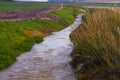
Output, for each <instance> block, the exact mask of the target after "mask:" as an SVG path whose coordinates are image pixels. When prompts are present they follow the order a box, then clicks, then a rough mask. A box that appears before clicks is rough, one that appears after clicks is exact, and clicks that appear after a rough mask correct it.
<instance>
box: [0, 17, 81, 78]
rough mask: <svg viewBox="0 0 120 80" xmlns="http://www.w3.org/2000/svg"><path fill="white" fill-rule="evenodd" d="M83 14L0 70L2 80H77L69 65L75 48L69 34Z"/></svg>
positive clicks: (77, 24) (78, 23)
mask: <svg viewBox="0 0 120 80" xmlns="http://www.w3.org/2000/svg"><path fill="white" fill-rule="evenodd" d="M81 16H82V15H78V16H77V17H76V20H75V22H74V23H73V24H72V25H71V26H69V27H67V28H65V29H64V30H62V31H59V32H54V33H52V34H51V35H50V36H48V37H45V38H44V41H43V42H42V43H40V44H35V45H34V46H33V48H32V50H31V51H30V52H26V53H24V54H22V55H21V56H19V57H18V58H17V61H16V62H15V63H14V64H13V65H12V66H10V67H9V68H8V69H6V70H2V71H0V80H76V77H75V75H74V73H73V71H72V69H71V66H70V65H69V62H70V61H71V57H70V53H71V51H72V50H73V47H72V43H71V41H70V38H69V35H70V33H71V32H72V31H73V30H74V29H75V28H77V27H78V26H79V25H80V24H81V21H82V17H81Z"/></svg>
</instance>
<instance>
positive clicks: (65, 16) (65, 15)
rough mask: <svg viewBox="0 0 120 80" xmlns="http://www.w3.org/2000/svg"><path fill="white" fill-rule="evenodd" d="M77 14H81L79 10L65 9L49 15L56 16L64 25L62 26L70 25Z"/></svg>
mask: <svg viewBox="0 0 120 80" xmlns="http://www.w3.org/2000/svg"><path fill="white" fill-rule="evenodd" d="M79 13H81V11H80V10H79V9H77V8H76V9H74V8H72V7H65V8H64V9H62V10H59V11H53V12H51V14H54V15H57V16H58V17H59V18H61V19H62V20H63V21H62V24H64V26H68V25H69V24H72V23H73V21H74V18H75V16H76V15H77V14H79Z"/></svg>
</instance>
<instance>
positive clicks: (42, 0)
mask: <svg viewBox="0 0 120 80" xmlns="http://www.w3.org/2000/svg"><path fill="white" fill-rule="evenodd" d="M15 1H38V2H47V1H48V0H15Z"/></svg>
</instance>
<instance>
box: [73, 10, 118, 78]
mask: <svg viewBox="0 0 120 80" xmlns="http://www.w3.org/2000/svg"><path fill="white" fill-rule="evenodd" d="M71 39H72V41H73V43H74V51H73V53H72V54H71V56H72V57H73V60H72V62H71V64H72V65H73V67H74V69H75V72H76V73H77V77H78V80H120V12H119V9H117V8H115V9H88V10H87V12H86V13H85V15H84V16H83V23H82V25H81V26H80V27H78V28H77V29H76V30H75V31H73V33H72V34H71Z"/></svg>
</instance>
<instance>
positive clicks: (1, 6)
mask: <svg viewBox="0 0 120 80" xmlns="http://www.w3.org/2000/svg"><path fill="white" fill-rule="evenodd" d="M52 5H53V4H52V3H32V2H0V12H6V11H14V10H30V9H40V8H48V7H51V6H52Z"/></svg>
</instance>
